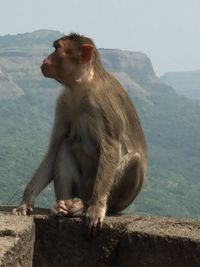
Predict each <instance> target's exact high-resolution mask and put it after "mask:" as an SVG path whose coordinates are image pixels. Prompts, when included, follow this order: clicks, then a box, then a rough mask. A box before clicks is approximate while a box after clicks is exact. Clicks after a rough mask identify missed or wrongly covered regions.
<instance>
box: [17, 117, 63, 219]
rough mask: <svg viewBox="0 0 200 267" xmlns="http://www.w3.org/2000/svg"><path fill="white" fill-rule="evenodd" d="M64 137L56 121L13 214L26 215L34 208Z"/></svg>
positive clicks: (60, 125) (50, 175) (50, 177)
mask: <svg viewBox="0 0 200 267" xmlns="http://www.w3.org/2000/svg"><path fill="white" fill-rule="evenodd" d="M64 136H65V129H64V128H63V126H62V124H61V123H60V122H58V121H56V122H55V123H54V127H53V131H52V135H51V140H50V143H49V148H48V150H47V153H46V155H45V156H44V159H43V160H42V162H41V164H40V166H39V167H38V169H37V170H36V172H35V174H34V175H33V177H32V179H31V181H30V182H29V184H28V185H27V187H26V189H25V191H24V195H23V198H22V201H21V204H20V206H19V207H18V208H17V209H14V210H13V212H12V213H13V214H19V215H26V214H27V213H29V212H30V211H31V210H32V207H33V206H34V202H35V198H36V197H37V196H38V194H39V193H40V192H41V191H42V190H43V189H44V188H45V187H46V186H47V185H48V184H49V182H50V181H51V179H52V170H53V166H54V161H55V159H56V155H57V152H58V149H59V145H60V143H61V141H62V139H63V137H64Z"/></svg>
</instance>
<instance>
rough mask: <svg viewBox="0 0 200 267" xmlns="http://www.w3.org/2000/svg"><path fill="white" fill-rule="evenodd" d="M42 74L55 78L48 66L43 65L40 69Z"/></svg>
mask: <svg viewBox="0 0 200 267" xmlns="http://www.w3.org/2000/svg"><path fill="white" fill-rule="evenodd" d="M40 69H41V72H42V74H43V75H44V76H45V77H47V78H54V77H53V74H52V72H51V71H50V68H49V66H48V64H45V63H43V64H42V65H41V67H40Z"/></svg>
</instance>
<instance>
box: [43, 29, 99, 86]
mask: <svg viewBox="0 0 200 267" xmlns="http://www.w3.org/2000/svg"><path fill="white" fill-rule="evenodd" d="M53 47H54V48H55V50H54V52H53V53H52V54H50V55H49V56H48V57H47V58H46V59H45V60H44V61H43V63H42V65H41V70H42V73H43V75H44V76H45V77H48V78H53V79H55V80H57V81H58V82H60V83H62V84H64V85H70V84H71V83H73V82H74V81H76V80H77V79H79V78H80V77H81V75H82V74H83V72H84V71H85V69H87V66H89V64H90V62H91V59H92V54H93V50H94V49H96V48H95V45H94V43H93V42H92V40H91V39H89V38H87V37H84V36H81V35H79V34H75V33H72V34H70V35H69V36H64V37H62V38H60V39H58V40H56V41H55V42H54V44H53Z"/></svg>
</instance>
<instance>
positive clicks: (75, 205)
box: [51, 198, 87, 217]
mask: <svg viewBox="0 0 200 267" xmlns="http://www.w3.org/2000/svg"><path fill="white" fill-rule="evenodd" d="M86 209H87V204H86V203H84V202H83V201H82V199H80V198H73V199H67V200H59V201H58V202H57V204H56V205H55V206H54V208H53V209H52V211H51V213H52V215H54V216H58V217H63V216H69V217H81V216H83V215H84V214H85V210H86Z"/></svg>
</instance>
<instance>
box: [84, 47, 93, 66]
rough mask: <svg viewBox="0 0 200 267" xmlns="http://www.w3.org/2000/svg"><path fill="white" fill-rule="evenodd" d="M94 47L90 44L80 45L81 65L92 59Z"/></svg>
mask: <svg viewBox="0 0 200 267" xmlns="http://www.w3.org/2000/svg"><path fill="white" fill-rule="evenodd" d="M93 49H94V46H93V45H91V44H82V46H81V63H88V62H89V61H90V59H91V57H92V51H93Z"/></svg>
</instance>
